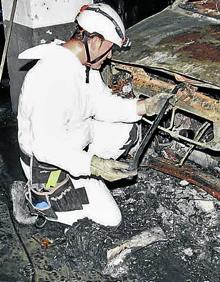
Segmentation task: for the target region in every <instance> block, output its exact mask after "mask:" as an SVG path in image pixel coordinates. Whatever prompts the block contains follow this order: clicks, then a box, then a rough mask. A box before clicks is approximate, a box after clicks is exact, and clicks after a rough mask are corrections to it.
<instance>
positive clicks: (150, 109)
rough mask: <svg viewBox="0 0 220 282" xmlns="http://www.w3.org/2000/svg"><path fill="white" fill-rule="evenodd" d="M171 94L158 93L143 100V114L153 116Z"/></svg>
mask: <svg viewBox="0 0 220 282" xmlns="http://www.w3.org/2000/svg"><path fill="white" fill-rule="evenodd" d="M170 96H172V95H171V94H170V93H159V94H157V95H155V96H153V97H150V98H147V99H145V100H144V106H145V115H147V116H153V115H157V114H159V112H160V111H161V109H162V107H163V105H164V103H165V102H166V100H167V99H168V98H169V97H170Z"/></svg>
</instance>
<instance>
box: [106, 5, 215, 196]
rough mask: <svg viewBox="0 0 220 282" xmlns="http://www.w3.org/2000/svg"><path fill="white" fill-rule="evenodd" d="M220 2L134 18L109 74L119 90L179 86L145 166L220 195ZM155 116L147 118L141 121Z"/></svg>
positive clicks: (131, 92) (140, 93)
mask: <svg viewBox="0 0 220 282" xmlns="http://www.w3.org/2000/svg"><path fill="white" fill-rule="evenodd" d="M218 5H219V6H218ZM219 9H220V1H214V0H202V1H196V0H194V1H192V0H181V1H180V0H177V1H175V2H174V3H173V4H172V5H171V6H168V7H167V8H166V9H164V10H163V11H161V12H159V13H158V14H155V15H153V16H151V17H149V18H146V19H144V20H142V21H141V22H139V23H137V24H135V25H134V26H132V27H131V28H129V29H128V30H127V34H128V36H129V38H130V39H131V41H132V45H131V48H130V50H126V51H122V52H120V53H116V54H114V55H113V60H112V64H111V67H110V68H109V69H108V71H107V76H106V77H107V83H108V85H109V86H110V87H111V88H112V89H113V92H114V91H115V92H117V93H118V92H119V93H120V95H122V96H126V95H127V97H132V96H135V97H139V98H141V97H145V98H146V97H150V96H152V95H155V94H156V93H159V92H170V93H171V92H172V91H173V89H175V87H176V86H177V85H180V87H179V90H178V91H177V93H176V94H175V97H174V98H173V100H172V101H173V102H171V103H170V108H169V109H170V110H169V111H166V112H165V114H164V115H163V118H162V120H161V122H160V124H159V125H158V128H157V131H156V135H155V136H154V138H153V139H152V142H151V147H153V148H154V153H152V151H151V154H147V153H146V156H147V166H149V167H153V168H155V169H158V170H160V171H163V172H165V173H168V174H172V175H174V176H177V177H179V178H182V179H186V180H187V181H189V182H190V183H192V184H195V185H197V186H199V187H201V188H203V189H205V190H206V191H207V192H209V193H211V194H212V195H213V196H215V197H216V198H218V199H220V179H219V172H220V101H219V94H220V72H219V70H220V25H219V24H220V11H219ZM153 122H154V119H149V118H143V121H142V127H143V128H145V127H146V124H148V125H149V126H150V125H152V124H153ZM141 132H142V134H143V135H144V133H143V130H141ZM142 137H143V136H142ZM150 155H151V156H150ZM146 156H145V158H146ZM152 156H155V158H154V157H152Z"/></svg>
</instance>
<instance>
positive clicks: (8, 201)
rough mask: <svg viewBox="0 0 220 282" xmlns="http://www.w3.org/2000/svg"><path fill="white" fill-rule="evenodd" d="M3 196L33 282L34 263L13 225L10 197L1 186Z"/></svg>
mask: <svg viewBox="0 0 220 282" xmlns="http://www.w3.org/2000/svg"><path fill="white" fill-rule="evenodd" d="M3 194H4V195H5V198H6V204H7V208H8V212H9V216H10V220H11V223H12V226H13V228H14V231H15V234H16V236H17V237H18V240H19V242H20V244H21V246H22V248H23V250H24V252H25V255H26V257H27V259H28V262H29V265H30V269H31V270H32V272H31V273H30V282H35V281H36V278H35V273H36V272H35V268H34V263H33V261H32V258H31V256H30V254H29V252H28V250H27V247H26V246H25V243H24V241H23V239H22V237H21V235H20V233H19V231H18V228H17V226H16V223H15V220H14V215H13V212H12V210H13V208H12V204H11V199H10V197H9V195H8V193H7V190H6V187H4V185H3Z"/></svg>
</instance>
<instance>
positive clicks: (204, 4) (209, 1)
mask: <svg viewBox="0 0 220 282" xmlns="http://www.w3.org/2000/svg"><path fill="white" fill-rule="evenodd" d="M184 2H186V3H184ZM184 2H183V3H181V4H180V7H182V8H184V9H187V10H189V11H193V12H194V13H199V14H201V15H206V16H209V17H214V18H220V1H219V0H188V1H184Z"/></svg>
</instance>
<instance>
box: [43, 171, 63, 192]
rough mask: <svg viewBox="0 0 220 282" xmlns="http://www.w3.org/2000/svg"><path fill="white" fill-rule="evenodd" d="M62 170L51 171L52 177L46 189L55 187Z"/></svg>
mask: <svg viewBox="0 0 220 282" xmlns="http://www.w3.org/2000/svg"><path fill="white" fill-rule="evenodd" d="M60 173H61V170H54V171H51V173H50V176H49V178H48V180H47V183H46V188H51V187H55V186H56V184H57V181H58V178H59V176H60Z"/></svg>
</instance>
